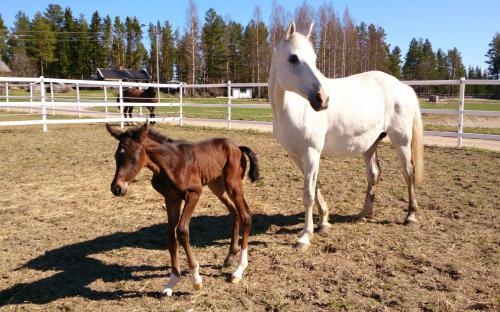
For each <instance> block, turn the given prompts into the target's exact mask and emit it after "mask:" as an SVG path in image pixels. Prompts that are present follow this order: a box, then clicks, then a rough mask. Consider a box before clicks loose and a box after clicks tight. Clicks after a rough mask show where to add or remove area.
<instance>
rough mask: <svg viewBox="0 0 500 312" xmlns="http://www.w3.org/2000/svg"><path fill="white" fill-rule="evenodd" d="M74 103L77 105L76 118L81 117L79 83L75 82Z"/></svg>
mask: <svg viewBox="0 0 500 312" xmlns="http://www.w3.org/2000/svg"><path fill="white" fill-rule="evenodd" d="M76 103H77V105H78V118H80V117H82V114H81V113H80V109H81V108H80V84H78V83H76Z"/></svg>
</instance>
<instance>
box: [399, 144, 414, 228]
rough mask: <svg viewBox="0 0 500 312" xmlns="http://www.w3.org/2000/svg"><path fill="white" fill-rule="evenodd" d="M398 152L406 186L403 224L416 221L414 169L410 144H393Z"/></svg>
mask: <svg viewBox="0 0 500 312" xmlns="http://www.w3.org/2000/svg"><path fill="white" fill-rule="evenodd" d="M395 147H396V151H397V152H398V156H399V159H400V160H401V166H402V167H403V175H404V178H405V182H406V185H407V187H408V214H407V215H406V218H405V221H404V223H405V224H408V223H411V222H417V217H416V212H417V207H418V205H417V199H416V197H415V183H414V169H413V164H412V163H411V147H410V145H409V144H408V145H403V146H395Z"/></svg>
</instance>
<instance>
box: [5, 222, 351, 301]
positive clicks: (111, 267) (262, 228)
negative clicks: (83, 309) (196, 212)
mask: <svg viewBox="0 0 500 312" xmlns="http://www.w3.org/2000/svg"><path fill="white" fill-rule="evenodd" d="M302 222H303V213H298V214H294V215H282V214H276V215H264V214H255V215H254V216H253V229H252V235H256V234H262V233H265V232H266V231H267V230H268V229H269V228H270V227H271V226H272V225H276V226H279V227H285V226H293V225H298V224H301V223H302ZM340 222H342V221H340ZM190 229H191V231H190V232H191V233H190V236H191V245H192V246H196V247H205V246H213V245H218V244H220V245H227V247H228V248H229V243H228V241H225V242H220V241H221V240H227V239H229V238H230V233H231V220H230V217H229V216H198V217H195V218H193V219H192V221H191V225H190ZM276 234H280V233H279V232H277V233H276ZM166 237H167V224H166V223H159V224H155V225H151V226H147V227H144V228H141V229H139V230H137V231H134V232H117V233H113V234H110V235H105V236H100V237H97V238H94V239H92V240H88V241H83V242H79V243H75V244H71V245H67V246H63V247H60V248H57V249H53V250H50V251H47V252H46V253H45V254H44V255H41V256H39V257H37V258H34V259H32V260H30V261H28V262H27V263H25V264H24V265H22V266H21V267H20V268H18V269H25V268H27V269H32V270H38V271H43V272H46V271H49V272H57V273H55V274H53V275H51V276H49V277H46V278H42V279H40V280H37V281H33V282H30V283H18V284H16V285H14V286H12V287H11V288H8V289H5V290H1V291H0V307H1V306H4V305H10V304H21V303H27V302H29V303H36V304H44V303H49V302H52V301H54V300H57V299H60V298H66V297H84V298H87V299H90V300H113V299H119V298H130V297H132V298H133V297H140V296H144V295H146V296H159V294H157V293H145V292H141V291H125V290H114V291H97V290H93V289H91V288H90V286H89V285H90V284H92V283H93V282H95V281H97V280H102V281H104V282H116V281H140V280H145V279H150V278H155V277H167V271H166V270H167V267H165V266H149V265H142V266H123V265H117V264H106V263H104V262H102V261H100V260H98V259H96V258H94V257H92V255H96V254H100V253H103V252H109V251H111V250H115V249H120V248H125V247H129V248H143V249H149V250H165V253H166V254H165V259H169V256H168V255H167V250H166ZM252 241H254V244H258V241H257V242H256V241H255V240H252V238H251V239H250V242H251V244H252ZM141 272H143V273H145V274H144V275H140V276H138V275H136V274H137V273H141ZM146 272H148V273H146ZM151 272H152V273H151ZM154 272H157V273H154Z"/></svg>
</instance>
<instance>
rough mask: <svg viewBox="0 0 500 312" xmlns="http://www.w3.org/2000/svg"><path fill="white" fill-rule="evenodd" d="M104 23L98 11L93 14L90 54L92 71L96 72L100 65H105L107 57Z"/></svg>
mask: <svg viewBox="0 0 500 312" xmlns="http://www.w3.org/2000/svg"><path fill="white" fill-rule="evenodd" d="M102 41H103V25H102V21H101V16H100V15H99V12H98V11H95V12H94V13H93V14H92V18H91V20H90V29H89V49H90V51H89V54H90V55H91V56H92V58H91V66H92V67H91V71H92V73H95V72H96V71H97V68H98V67H105V65H106V57H105V55H104V50H103V42H102Z"/></svg>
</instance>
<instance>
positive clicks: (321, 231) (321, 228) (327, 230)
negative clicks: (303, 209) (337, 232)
mask: <svg viewBox="0 0 500 312" xmlns="http://www.w3.org/2000/svg"><path fill="white" fill-rule="evenodd" d="M331 228H332V226H331V225H330V224H322V225H320V226H319V227H318V234H328V233H330V230H331Z"/></svg>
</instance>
